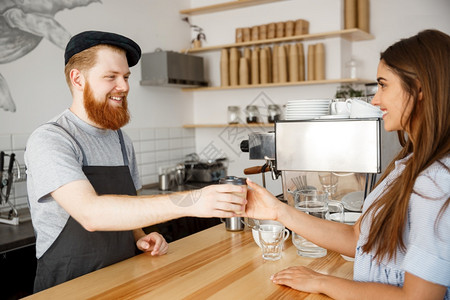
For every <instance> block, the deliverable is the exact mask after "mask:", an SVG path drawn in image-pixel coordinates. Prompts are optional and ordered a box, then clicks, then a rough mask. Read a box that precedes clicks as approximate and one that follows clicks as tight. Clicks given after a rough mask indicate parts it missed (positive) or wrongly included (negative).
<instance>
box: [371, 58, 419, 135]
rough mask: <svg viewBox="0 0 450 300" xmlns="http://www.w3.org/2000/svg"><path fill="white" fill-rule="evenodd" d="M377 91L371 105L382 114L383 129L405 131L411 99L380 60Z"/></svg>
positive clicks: (393, 74)
mask: <svg viewBox="0 0 450 300" xmlns="http://www.w3.org/2000/svg"><path fill="white" fill-rule="evenodd" d="M377 82H378V91H377V93H376V94H375V96H374V97H373V99H372V104H373V105H376V106H379V107H380V109H381V111H382V112H383V120H384V129H386V131H396V130H405V131H406V132H408V133H409V129H408V128H404V125H403V124H406V120H407V118H408V116H409V114H410V113H411V109H412V102H413V101H408V100H409V98H410V97H411V96H410V95H409V94H408V93H406V92H405V91H404V90H403V88H402V85H401V81H400V78H399V77H398V76H397V75H396V74H395V73H394V72H393V71H392V70H390V69H389V67H388V66H386V65H385V64H384V62H383V61H382V60H381V61H380V63H379V64H378V71H377Z"/></svg>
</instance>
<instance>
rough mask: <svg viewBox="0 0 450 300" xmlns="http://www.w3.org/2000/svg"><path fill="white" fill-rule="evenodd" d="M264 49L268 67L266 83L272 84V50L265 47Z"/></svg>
mask: <svg viewBox="0 0 450 300" xmlns="http://www.w3.org/2000/svg"><path fill="white" fill-rule="evenodd" d="M264 49H266V53H267V65H268V73H269V74H268V75H267V76H268V79H267V80H268V81H269V82H273V81H272V67H273V66H272V60H273V55H272V48H271V47H270V46H266V47H264Z"/></svg>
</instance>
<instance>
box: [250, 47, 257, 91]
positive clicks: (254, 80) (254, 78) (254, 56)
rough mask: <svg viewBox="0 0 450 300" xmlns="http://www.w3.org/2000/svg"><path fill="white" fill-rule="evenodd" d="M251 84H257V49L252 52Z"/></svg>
mask: <svg viewBox="0 0 450 300" xmlns="http://www.w3.org/2000/svg"><path fill="white" fill-rule="evenodd" d="M251 67H252V68H251V75H252V77H251V78H252V80H251V84H259V48H258V47H255V48H253V51H252V60H251Z"/></svg>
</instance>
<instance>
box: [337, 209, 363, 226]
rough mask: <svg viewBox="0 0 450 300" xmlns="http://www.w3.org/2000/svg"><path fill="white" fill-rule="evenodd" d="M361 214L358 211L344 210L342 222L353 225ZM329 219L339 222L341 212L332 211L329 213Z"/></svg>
mask: <svg viewBox="0 0 450 300" xmlns="http://www.w3.org/2000/svg"><path fill="white" fill-rule="evenodd" d="M360 216H361V213H358V212H345V213H344V223H345V224H350V225H353V224H355V223H356V221H358V218H359V217H360ZM329 218H330V220H331V221H336V222H340V221H341V220H340V219H341V214H340V213H332V214H330V217H329Z"/></svg>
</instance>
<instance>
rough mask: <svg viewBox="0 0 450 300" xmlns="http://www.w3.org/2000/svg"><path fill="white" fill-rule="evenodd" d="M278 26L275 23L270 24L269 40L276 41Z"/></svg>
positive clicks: (268, 30)
mask: <svg viewBox="0 0 450 300" xmlns="http://www.w3.org/2000/svg"><path fill="white" fill-rule="evenodd" d="M276 30H277V29H276V24H275V23H269V24H267V38H268V39H274V38H275V37H276Z"/></svg>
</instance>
